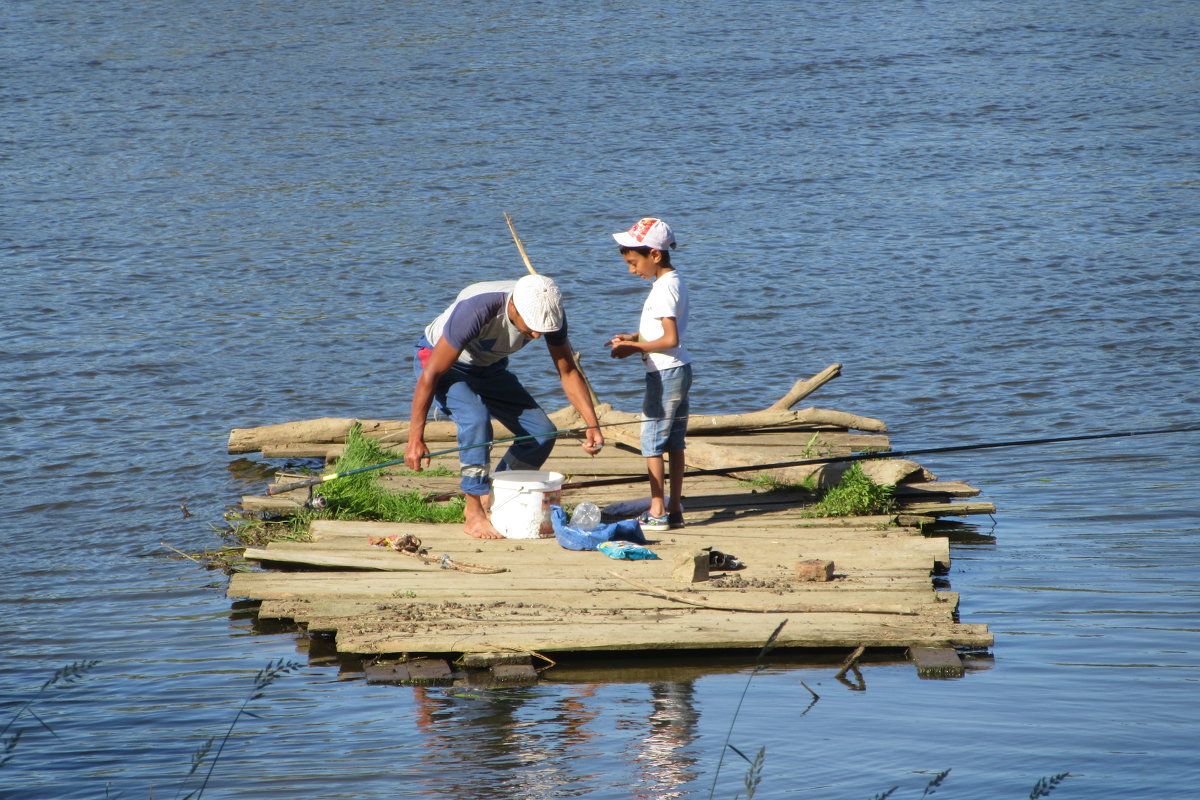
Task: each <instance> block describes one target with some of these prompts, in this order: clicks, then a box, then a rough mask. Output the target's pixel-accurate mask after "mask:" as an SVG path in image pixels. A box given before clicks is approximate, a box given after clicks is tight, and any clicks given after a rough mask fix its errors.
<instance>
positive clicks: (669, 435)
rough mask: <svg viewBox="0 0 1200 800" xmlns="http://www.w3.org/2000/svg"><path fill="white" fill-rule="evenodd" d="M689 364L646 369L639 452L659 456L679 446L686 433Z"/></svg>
mask: <svg viewBox="0 0 1200 800" xmlns="http://www.w3.org/2000/svg"><path fill="white" fill-rule="evenodd" d="M691 388H692V365H691V364H684V365H683V366H680V367H671V368H670V369H663V370H658V371H657V372H647V373H646V398H645V401H644V402H643V403H642V415H643V416H644V417H645V421H644V422H643V423H642V441H641V445H642V455H643V456H645V457H647V458H649V457H650V456H661V455H662V454H663V453H667V452H670V451H672V450H683V449H684V445H683V440H684V436H685V435H686V434H687V420H688V392H689V391H690V390H691Z"/></svg>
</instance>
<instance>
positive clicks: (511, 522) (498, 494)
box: [492, 469, 563, 539]
mask: <svg viewBox="0 0 1200 800" xmlns="http://www.w3.org/2000/svg"><path fill="white" fill-rule="evenodd" d="M562 482H563V476H562V475H560V474H558V473H557V472H543V471H541V470H536V469H512V470H505V471H504V472H497V473H494V474H493V475H492V525H494V526H495V528H496V530H498V531H500V533H501V535H503V536H504V537H505V538H506V539H539V538H542V537H548V536H553V535H554V525H553V523H551V522H550V506H551V505H552V504H557V503H561V495H562V492H560V491H559V490H560V489H561V488H562Z"/></svg>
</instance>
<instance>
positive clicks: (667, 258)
mask: <svg viewBox="0 0 1200 800" xmlns="http://www.w3.org/2000/svg"><path fill="white" fill-rule="evenodd" d="M620 247H621V255H625V254H626V253H628V252H630V251H632V252H634V253H641V254H642V255H644V256H648V255H650V251H651V250H653V249H655V248H653V247H626V246H625V245H621V246H620ZM658 252H660V253H662V256H663V257H662V260H663V265H664V266H668V267H669V266H671V251H670V250H659V251H658Z"/></svg>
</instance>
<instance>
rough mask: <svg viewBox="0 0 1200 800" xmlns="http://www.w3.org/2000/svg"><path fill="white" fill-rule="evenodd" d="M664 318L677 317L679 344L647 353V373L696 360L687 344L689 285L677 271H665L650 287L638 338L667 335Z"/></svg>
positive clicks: (639, 325) (676, 326) (648, 340)
mask: <svg viewBox="0 0 1200 800" xmlns="http://www.w3.org/2000/svg"><path fill="white" fill-rule="evenodd" d="M664 317H674V318H675V329H676V331H678V333H679V345H678V346H676V347H672V348H671V349H670V350H663V351H662V352H659V353H647V354H646V357H645V359H644V363H645V364H646V371H647V372H658V371H659V370H664V369H670V368H672V367H681V366H683V365H684V364H690V363H691V361H692V356H691V354H690V353H688V351H687V348H686V347H684V344H683V342H684V339H685V337H686V336H687V327H688V292H687V286H686V285H685V284H684V282H683V279H682V278H680V277H679V273H678V272H677V271H676V270H671V271H670V272H666V273H663V274H662V275H661V276H659V277H658V278H656V279H655V280H654V285H653V286H651V287H650V294H649V295H648V296H647V297H646V302H645V304H644V305H643V306H642V318H641V321H640V322H639V323H638V337H639V338H640V339H641V341H643V342H650V341H653V340H655V339H657V338H659V337H660V336H662V335H663V324H662V320H663V318H664Z"/></svg>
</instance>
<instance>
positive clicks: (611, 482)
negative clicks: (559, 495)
mask: <svg viewBox="0 0 1200 800" xmlns="http://www.w3.org/2000/svg"><path fill="white" fill-rule="evenodd" d="M1193 431H1200V425H1185V426H1181V427H1178V428H1160V429H1158V430H1152V431H1117V432H1113V433H1091V434H1085V435H1080V436H1054V437H1050V438H1044V439H1014V440H1010V441H1005V442H987V443H983V444H961V445H952V446H949V447H922V448H918V449H915V450H880V451H877V452H866V453H854V454H852V455H848V456H828V457H824V458H805V459H800V460H797V461H776V462H774V463H772V464H748V465H745V466H734V467H716V468H713V469H694V470H688V471H685V472H684V473H683V475H684V477H685V478H692V477H699V476H701V475H725V474H726V473H730V472H755V471H762V470H768V469H785V468H787V467H804V466H810V465H815V464H838V463H843V462H847V461H866V460H869V459H873V458H907V457H908V456H920V455H928V454H930V453H955V452H962V451H964V450H986V449H989V448H993V447H1025V446H1029V445H1038V444H1055V443H1057V442H1082V441H1086V440H1089V439H1116V438H1120V437H1125V436H1152V435H1156V434H1163V433H1190V432H1193ZM649 479H650V478H649V476H648V475H637V476H630V477H622V478H598V479H596V480H591V481H579V482H577V483H564V484H563V485H562V486H561V487H560V488H561V489H583V488H587V487H591V486H616V485H619V484H624V483H640V482H642V481H648V480H649ZM430 499H438V498H430Z"/></svg>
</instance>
